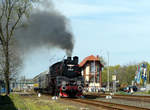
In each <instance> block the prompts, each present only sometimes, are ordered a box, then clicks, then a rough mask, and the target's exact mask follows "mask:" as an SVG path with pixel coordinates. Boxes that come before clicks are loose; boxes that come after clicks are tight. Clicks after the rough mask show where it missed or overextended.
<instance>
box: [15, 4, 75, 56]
mask: <svg viewBox="0 0 150 110" xmlns="http://www.w3.org/2000/svg"><path fill="white" fill-rule="evenodd" d="M46 5H48V4H46ZM15 36H16V38H17V40H18V42H19V44H20V49H21V50H23V51H25V52H27V51H29V50H34V49H38V48H40V47H43V46H49V47H50V48H53V47H57V48H60V49H63V50H65V51H66V54H67V55H68V56H71V53H72V50H73V46H74V45H73V42H74V40H73V35H72V33H71V32H70V30H69V24H68V20H67V18H66V17H65V16H63V15H61V14H60V13H59V12H57V11H55V10H54V9H52V10H50V11H45V10H36V11H33V12H32V14H31V16H30V17H29V19H27V20H25V21H24V25H23V27H22V28H19V29H18V30H17V31H16V33H15Z"/></svg>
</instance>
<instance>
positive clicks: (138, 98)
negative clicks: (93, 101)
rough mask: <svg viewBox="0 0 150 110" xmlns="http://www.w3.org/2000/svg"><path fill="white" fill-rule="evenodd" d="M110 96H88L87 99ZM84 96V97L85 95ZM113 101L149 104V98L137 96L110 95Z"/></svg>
mask: <svg viewBox="0 0 150 110" xmlns="http://www.w3.org/2000/svg"><path fill="white" fill-rule="evenodd" d="M108 95H110V94H90V95H87V96H88V97H92V96H93V97H97V98H104V97H106V96H108ZM85 96H86V95H85ZM111 96H112V98H113V99H123V100H130V101H142V102H148V103H150V96H138V95H111Z"/></svg>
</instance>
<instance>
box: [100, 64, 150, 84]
mask: <svg viewBox="0 0 150 110" xmlns="http://www.w3.org/2000/svg"><path fill="white" fill-rule="evenodd" d="M143 63H144V64H146V65H147V83H150V80H149V71H150V64H149V63H148V62H141V63H137V64H127V65H115V66H109V73H110V78H109V79H110V82H112V75H116V78H117V80H118V81H119V84H121V85H131V84H132V81H134V77H135V73H136V71H137V66H138V65H141V64H143ZM107 69H108V68H107V65H105V66H104V68H103V70H102V82H103V83H106V82H107Z"/></svg>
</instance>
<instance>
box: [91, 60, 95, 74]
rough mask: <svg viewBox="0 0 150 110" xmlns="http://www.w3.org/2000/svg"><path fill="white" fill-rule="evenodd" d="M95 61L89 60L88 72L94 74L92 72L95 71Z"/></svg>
mask: <svg viewBox="0 0 150 110" xmlns="http://www.w3.org/2000/svg"><path fill="white" fill-rule="evenodd" d="M94 64H95V62H91V65H90V72H91V73H92V74H94V72H95V68H96V67H95V65H94Z"/></svg>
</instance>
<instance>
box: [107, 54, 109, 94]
mask: <svg viewBox="0 0 150 110" xmlns="http://www.w3.org/2000/svg"><path fill="white" fill-rule="evenodd" d="M107 56H108V62H107V63H108V64H107V91H109V52H107Z"/></svg>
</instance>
